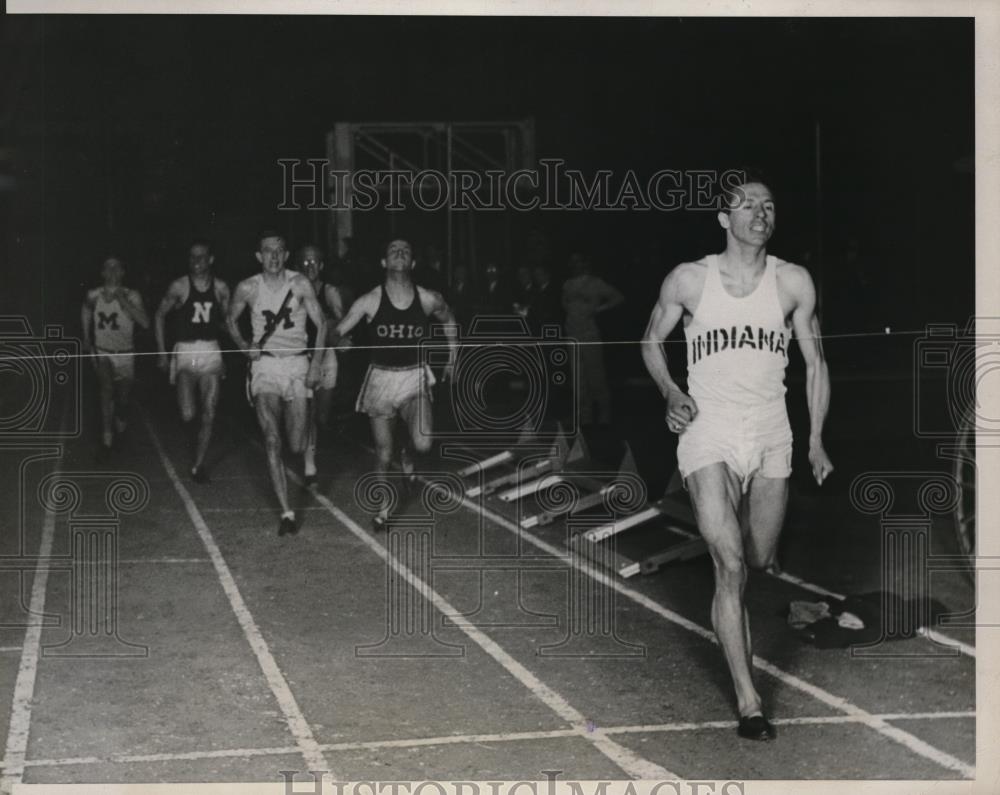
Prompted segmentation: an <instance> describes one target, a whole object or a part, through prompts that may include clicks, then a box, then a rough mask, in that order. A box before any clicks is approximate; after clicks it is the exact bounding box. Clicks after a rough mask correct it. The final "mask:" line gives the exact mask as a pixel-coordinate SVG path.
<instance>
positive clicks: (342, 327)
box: [330, 287, 380, 345]
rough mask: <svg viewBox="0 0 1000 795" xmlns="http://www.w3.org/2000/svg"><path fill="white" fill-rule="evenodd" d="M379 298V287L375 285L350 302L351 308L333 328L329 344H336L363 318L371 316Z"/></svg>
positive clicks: (376, 309)
mask: <svg viewBox="0 0 1000 795" xmlns="http://www.w3.org/2000/svg"><path fill="white" fill-rule="evenodd" d="M379 298H380V288H378V287H376V288H375V289H374V290H370V291H369V292H367V293H365V294H364V295H363V296H361V297H360V298H359V299H358V300H357V301H355V302H354V303H353V304H351V308H350V309H348V310H347V314H346V315H344V318H343V320H341V321H340V322H339V323H338V324H337V327H336V328H335V329H334V330H333V339H332V341H331V342H330V344H331V345H336V344H337V343H338V342H339V341H340V339H341V337H346V336H347V335H348V334H350V333H351V331H353V330H354V327H355V326H356V325H358V323H360V322H361V321H362V319H363V318H366V317H367V318H371V317H372V316H373V315H374V314H375V313H376V312H377V311H378V301H379Z"/></svg>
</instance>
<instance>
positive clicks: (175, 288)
mask: <svg viewBox="0 0 1000 795" xmlns="http://www.w3.org/2000/svg"><path fill="white" fill-rule="evenodd" d="M182 293H183V289H182V287H181V281H180V279H175V280H174V281H172V282H171V283H170V286H169V287H168V288H167V292H166V294H164V296H163V299H162V300H161V301H160V305H159V306H158V307H156V314H155V315H154V316H153V330H154V332H155V334H156V349H157V350H158V351H159V352H160V355H161V356H162V355H164V354H166V352H167V342H166V340H167V335H166V328H165V326H166V322H165V321H166V317H167V315H169V314H170V312H171V311H173V310H174V309H176V308H177V307H178V306H179V305H180V304H181V301H183V297H182Z"/></svg>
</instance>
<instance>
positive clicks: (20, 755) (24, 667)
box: [0, 469, 58, 793]
mask: <svg viewBox="0 0 1000 795" xmlns="http://www.w3.org/2000/svg"><path fill="white" fill-rule="evenodd" d="M57 472H58V469H57ZM55 531H56V515H55V513H54V512H53V511H51V510H46V511H45V522H44V524H43V525H42V539H41V542H40V543H39V545H38V566H37V567H36V568H35V577H34V581H33V582H32V585H31V601H30V602H29V606H28V612H29V614H30V615H33V616H40V615H42V614H43V613H44V612H45V592H46V589H47V588H48V583H49V567H48V561H49V559H50V558H51V556H52V540H53V538H54V537H55ZM42 627H43V623H42V622H33V623H31V624H29V625H28V627H27V629H25V632H24V647H23V648H22V649H21V663H20V665H18V668H17V680H16V682H15V683H14V697H13V699H12V700H11V708H10V725H9V727H8V729H7V747H6V749H5V751H4V774H3V778H0V792H4V793H7V792H11V791H12V790H13V789H14V788H15V787H18V786H20V784H21V780H22V779H23V778H24V762H25V755H26V753H27V751H28V732H29V731H30V729H31V706H32V699H33V697H34V694H35V678H36V677H37V675H38V659H39V650H40V646H41V640H42Z"/></svg>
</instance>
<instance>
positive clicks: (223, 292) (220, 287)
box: [215, 279, 230, 334]
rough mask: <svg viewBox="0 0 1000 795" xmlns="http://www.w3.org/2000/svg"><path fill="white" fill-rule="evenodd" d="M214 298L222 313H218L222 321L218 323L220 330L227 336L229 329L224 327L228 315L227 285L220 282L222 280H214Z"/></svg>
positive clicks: (228, 296) (228, 297)
mask: <svg viewBox="0 0 1000 795" xmlns="http://www.w3.org/2000/svg"><path fill="white" fill-rule="evenodd" d="M215 298H216V300H217V301H218V302H219V306H220V307H221V308H222V312H221V313H220V314H221V317H222V320H221V321H220V323H219V327H220V330H222V331H224V332H226V333H227V334H228V333H229V329H228V328H227V326H226V317H227V316H228V315H229V299H230V295H229V285H228V284H226V283H225V282H224V281H222V279H216V280H215Z"/></svg>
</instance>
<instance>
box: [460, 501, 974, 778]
mask: <svg viewBox="0 0 1000 795" xmlns="http://www.w3.org/2000/svg"><path fill="white" fill-rule="evenodd" d="M449 497H451V498H456V497H457V498H458V499H459V500H460V501H461V503H462V505H464V506H465V507H466V508H467V509H469V510H470V511H473V512H474V513H477V514H479V515H480V516H482V517H483V518H484V519H489V520H490V521H491V522H493V523H494V524H496V525H497V526H498V527H502V528H504V529H505V530H508V531H510V532H511V533H514V534H515V535H517V536H520V537H521V538H523V539H524V540H525V541H527V542H529V543H530V544H532V545H533V546H536V547H538V548H539V549H541V550H543V551H545V552H548V553H549V554H550V555H553V556H554V557H556V558H558V559H559V560H563V561H565V562H566V565H568V566H572V567H573V568H575V569H577V570H579V571H581V572H583V573H584V574H586V575H587V576H588V577H590V578H592V579H594V580H595V581H597V582H599V583H601V584H602V585H604V586H606V587H608V588H614V589H615V590H616V591H617V592H618V593H620V594H621V595H622V596H624V597H626V598H627V599H630V600H632V601H633V602H635V603H636V604H638V605H641V606H643V607H645V608H647V609H649V610H651V611H652V612H653V613H656V614H657V615H659V616H661V617H662V618H665V619H666V620H667V621H670V622H671V623H673V624H676V625H677V626H679V627H683V628H684V629H687V630H688V631H690V632H693V633H694V634H696V635H700V636H701V637H703V638H705V639H706V640H708V641H710V642H712V643H715V644H718V640H717V639H716V637H715V633H714V632H711V631H710V630H708V629H705V628H704V627H703V626H701V625H700V624H696V623H695V622H693V621H690V620H689V619H687V618H685V617H684V616H682V615H680V614H678V613H675V612H674V611H672V610H670V609H668V608H666V607H664V606H663V605H661V604H660V603H659V602H656V601H654V600H652V599H650V598H649V597H647V596H645V595H644V594H641V593H639V592H638V591H634V590H632V589H631V588H628V587H627V586H624V585H622V584H621V583H620V582H618V581H617V580H616V579H612V578H611V577H609V576H608V575H606V574H604V573H602V572H598V571H594V570H593V568H592V567H587V566H583V565H581V563H580V561H579V560H577V559H576V558H575V557H567V555H566V552H565V550H561V549H558V548H556V547H555V546H553V545H552V544H549V543H547V542H545V541H543V540H542V539H540V538H538V537H537V536H535V535H533V534H532V533H529V532H528V531H527V530H523V529H522V528H521V527H519V526H518V525H517V524H515V523H514V522H511V521H510V520H509V519H507V518H506V517H504V516H501V515H500V514H498V513H496V512H495V511H491V510H490V509H489V508H486V507H484V506H482V505H478V504H476V503H475V502H473V501H472V500H470V499H468V498H467V497H464V496H461V495H449ZM753 664H754V665H755V666H756V667H757V668H760V669H761V670H763V671H766V672H767V673H769V674H771V676H773V677H775V678H776V679H778V680H779V681H781V682H784V683H785V684H786V685H788V686H789V687H793V688H795V689H796V690H800V691H802V692H803V693H807V694H809V695H810V696H812V697H813V698H815V699H816V700H817V701H820V702H822V703H823V704H826V705H827V706H829V707H832V708H834V709H836V710H838V711H840V712H844V713H846V714H847V715H851V716H853V717H855V718H857V720H858V722H860V723H862V724H864V725H865V726H868V727H869V728H871V729H874V730H875V731H877V732H878V733H879V734H882V735H883V736H885V737H889V738H891V739H893V740H895V741H896V742H898V743H899V744H900V745H903V746H904V747H906V748H907V749H909V750H910V751H912V752H913V753H915V754H918V755H920V756H922V757H924V758H925V759H930V760H931V761H933V762H936V763H937V764H939V765H941V766H942V767H944V768H947V769H948V770H952V771H955V772H956V773H960V774H961V775H963V776H966V777H967V778H974V777H975V773H976V771H975V767H974V766H972V765H968V764H966V763H965V762H963V761H962V760H961V759H958V758H957V757H954V756H952V755H951V754H948V753H945V752H944V751H941V750H940V749H938V748H935V747H934V746H932V745H930V744H929V743H926V742H924V741H923V740H921V739H920V738H919V737H915V736H913V735H912V734H909V733H908V732H905V731H903V730H902V729H897V728H896V727H895V726H890V725H889V724H888V723H886V722H885V721H884V720H882V719H880V718H878V717H877V716H875V715H873V714H872V713H870V712H867V711H865V710H863V709H861V708H860V707H857V706H855V705H854V704H852V703H851V702H850V701H848V700H847V699H845V698H841V697H840V696H835V695H833V694H832V693H828V692H827V691H825V690H823V689H822V688H820V687H817V686H816V685H813V684H811V683H810V682H806V681H805V680H803V679H800V678H799V677H797V676H794V675H793V674H790V673H788V672H787V671H783V670H782V669H780V668H778V667H777V666H776V665H773V664H771V663H770V662H768V661H767V660H764V659H762V658H761V657H758V656H757V655H754V657H753Z"/></svg>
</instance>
